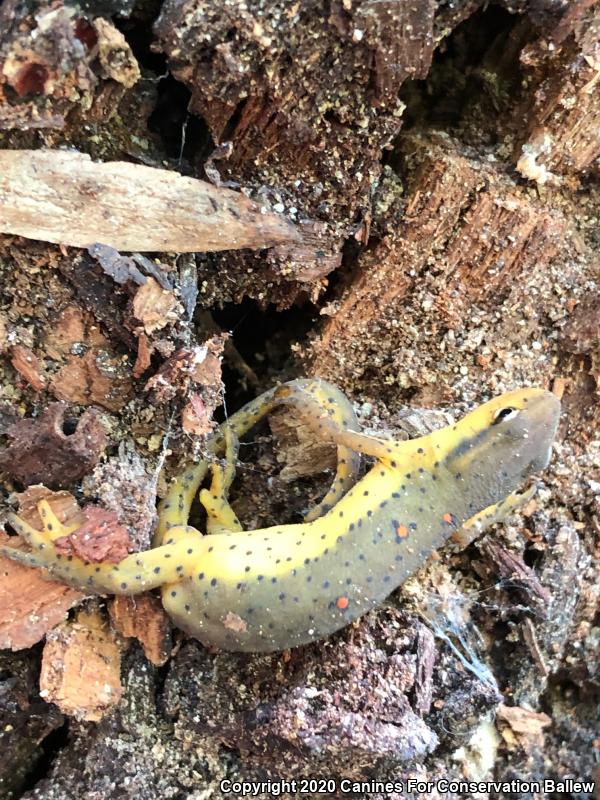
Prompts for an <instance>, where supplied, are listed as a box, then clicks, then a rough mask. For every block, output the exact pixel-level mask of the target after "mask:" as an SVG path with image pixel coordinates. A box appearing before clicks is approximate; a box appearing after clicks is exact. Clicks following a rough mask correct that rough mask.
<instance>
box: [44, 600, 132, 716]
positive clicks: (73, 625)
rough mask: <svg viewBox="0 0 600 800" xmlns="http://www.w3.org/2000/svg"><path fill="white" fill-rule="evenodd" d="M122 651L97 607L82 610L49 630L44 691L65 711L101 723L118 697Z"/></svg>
mask: <svg viewBox="0 0 600 800" xmlns="http://www.w3.org/2000/svg"><path fill="white" fill-rule="evenodd" d="M120 673H121V649H120V647H119V644H118V642H117V639H116V636H115V635H114V634H113V633H112V631H111V630H110V628H109V627H108V625H106V623H105V622H104V620H103V619H102V616H101V615H100V613H99V612H98V611H97V610H93V611H91V612H87V611H81V612H79V614H78V615H77V618H76V619H75V620H74V621H73V622H67V623H64V624H63V625H60V626H59V627H58V628H56V629H55V630H54V631H53V632H52V633H51V634H49V636H48V638H47V641H46V646H45V648H44V654H43V658H42V672H41V675H40V689H41V691H40V694H41V696H42V697H43V698H44V699H46V700H47V701H48V702H51V703H56V705H57V706H58V707H59V708H60V710H61V711H62V712H63V713H64V714H68V715H70V716H73V717H76V718H77V719H82V720H89V721H94V722H97V721H98V720H100V719H102V717H103V716H105V714H107V713H108V712H109V711H110V710H111V709H112V708H113V707H114V706H115V705H116V704H117V703H118V702H119V700H120V698H121V694H122V692H123V687H122V686H121V677H120Z"/></svg>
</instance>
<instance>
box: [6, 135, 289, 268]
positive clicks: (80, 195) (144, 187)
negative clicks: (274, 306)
mask: <svg viewBox="0 0 600 800" xmlns="http://www.w3.org/2000/svg"><path fill="white" fill-rule="evenodd" d="M0 232H2V233H14V234H19V235H20V236H25V237H27V238H29V239H41V240H42V241H47V242H55V243H57V244H65V245H72V246H75V247H89V246H90V245H92V244H94V243H96V242H101V243H102V244H106V245H109V246H111V247H114V248H116V249H117V250H124V251H129V252H130V251H132V250H139V251H165V250H168V251H173V252H180V253H187V252H196V251H202V252H206V251H216V250H238V249H240V248H251V249H261V248H265V247H271V246H273V245H278V244H286V243H289V242H295V241H300V238H301V237H300V234H299V233H298V231H297V230H296V228H295V227H294V226H293V225H291V224H290V223H289V222H288V221H287V220H285V219H284V218H283V217H280V216H277V214H272V213H262V211H261V208H260V206H259V205H257V204H256V203H254V202H252V201H251V200H249V199H248V198H247V197H245V196H244V195H242V194H237V193H236V192H233V191H231V190H229V189H222V188H217V187H215V186H213V185H212V184H210V183H205V182H204V181H199V180H196V179H194V178H187V177H183V176H182V175H180V174H179V173H178V172H172V171H169V170H161V169H155V168H153V167H146V166H144V165H141V164H129V163H126V162H123V161H112V162H106V163H97V162H93V161H92V160H91V159H90V157H89V156H88V155H86V154H84V153H73V152H68V151H63V150H2V151H0Z"/></svg>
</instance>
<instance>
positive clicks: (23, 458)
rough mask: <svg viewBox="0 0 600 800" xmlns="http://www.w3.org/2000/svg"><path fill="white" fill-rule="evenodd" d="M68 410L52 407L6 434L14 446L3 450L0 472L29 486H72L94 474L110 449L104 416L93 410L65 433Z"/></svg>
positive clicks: (55, 404)
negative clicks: (70, 430)
mask: <svg viewBox="0 0 600 800" xmlns="http://www.w3.org/2000/svg"><path fill="white" fill-rule="evenodd" d="M66 411H67V406H66V405H64V404H63V403H52V404H51V405H50V406H48V408H47V409H46V410H45V411H44V412H43V413H42V414H41V415H40V416H39V417H38V418H37V419H21V420H19V421H18V422H15V423H14V424H13V425H11V426H10V427H9V428H8V430H7V431H6V433H7V435H8V437H9V441H10V444H9V445H8V446H7V447H4V448H2V449H1V450H0V470H1V471H3V472H5V473H6V474H7V475H10V476H11V477H12V478H14V479H15V480H17V481H19V483H22V484H23V485H25V486H30V485H31V484H34V483H43V484H45V485H46V486H53V487H54V486H56V487H60V486H69V485H70V484H73V483H76V482H77V481H78V480H80V479H81V478H82V477H83V476H84V475H86V474H87V473H88V472H90V471H91V470H92V468H93V467H94V466H95V464H96V463H97V462H98V459H99V458H100V456H101V454H102V453H103V452H104V448H105V447H106V434H105V432H104V428H103V427H102V424H101V422H100V414H99V412H98V411H96V410H95V409H93V408H90V409H88V410H87V411H86V412H84V413H83V414H82V415H81V417H80V418H79V420H78V422H77V424H76V426H75V430H74V431H73V433H70V434H69V435H67V434H66V433H65V432H64V426H65V414H66Z"/></svg>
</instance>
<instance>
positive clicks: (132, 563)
mask: <svg viewBox="0 0 600 800" xmlns="http://www.w3.org/2000/svg"><path fill="white" fill-rule="evenodd" d="M44 503H45V505H46V506H48V504H47V503H46V501H44V500H42V501H40V504H39V505H38V511H39V512H40V516H41V517H42V520H43V521H44V529H43V530H40V531H38V530H36V529H35V528H33V527H32V526H31V525H29V524H28V523H27V522H25V520H23V519H22V518H21V517H19V516H17V515H16V514H9V515H8V521H9V523H10V525H11V526H12V527H13V528H14V529H15V531H17V533H19V534H20V535H21V536H22V537H23V539H25V541H26V542H27V543H28V544H29V546H30V547H31V548H32V551H31V552H29V553H27V552H24V551H22V550H17V549H15V548H14V547H9V546H7V545H1V546H0V555H2V556H6V557H7V558H10V559H12V560H13V561H17V562H19V563H20V564H24V565H26V566H29V567H40V568H42V569H46V570H48V572H49V573H50V576H51V577H56V578H59V579H60V580H61V581H62V582H63V583H67V584H68V585H70V586H73V587H74V588H77V589H81V590H82V591H89V592H90V593H95V594H123V595H133V594H140V593H141V592H145V591H148V590H149V589H154V588H156V587H158V586H162V585H163V584H166V583H177V582H178V581H180V580H182V579H183V578H186V577H189V576H190V575H192V574H193V572H194V569H195V567H196V564H197V563H198V559H200V558H201V557H202V553H203V552H204V549H205V548H206V545H205V544H204V542H203V539H202V537H201V536H199V535H198V532H197V531H196V530H195V529H194V528H187V527H177V528H172V529H170V530H169V535H170V540H169V544H165V545H163V546H161V547H156V548H154V549H153V550H147V551H144V552H141V553H133V554H132V555H129V556H127V557H126V558H124V559H122V560H121V561H119V562H118V563H117V564H113V563H108V562H98V563H94V562H88V561H84V560H83V559H81V558H78V557H77V556H72V555H64V554H63V553H60V552H58V550H57V549H56V546H55V544H54V539H56V538H58V536H57V535H56V534H58V535H59V536H63V535H65V533H64V532H65V531H69V532H72V527H71V528H69V526H63V525H62V524H61V523H60V522H59V521H58V520H57V518H56V516H55V515H54V513H53V512H52V510H51V509H50V514H48V508H49V506H48V507H40V506H42V504H44ZM48 525H51V526H52V527H51V528H50V531H48V530H47V527H48ZM56 526H58V527H56ZM55 527H56V529H55Z"/></svg>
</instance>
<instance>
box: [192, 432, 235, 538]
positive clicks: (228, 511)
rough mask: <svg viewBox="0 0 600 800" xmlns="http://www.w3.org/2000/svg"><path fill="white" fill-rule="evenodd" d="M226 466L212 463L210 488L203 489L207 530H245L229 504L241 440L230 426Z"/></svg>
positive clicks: (227, 433) (229, 531) (227, 437)
mask: <svg viewBox="0 0 600 800" xmlns="http://www.w3.org/2000/svg"><path fill="white" fill-rule="evenodd" d="M224 436H225V466H224V467H223V466H222V465H221V464H217V463H215V464H212V465H211V472H212V481H211V485H210V489H202V491H201V492H200V495H199V497H200V502H201V503H202V505H203V506H204V510H205V511H206V516H207V520H206V530H207V533H208V534H209V535H211V534H214V533H231V532H236V531H241V530H243V528H242V525H241V523H240V521H239V519H238V518H237V516H236V513H235V511H234V510H233V508H232V507H231V506H230V505H229V499H228V495H229V489H230V488H231V484H232V483H233V479H234V477H235V465H236V462H237V455H238V450H239V441H238V439H237V437H236V435H235V433H234V431H233V430H232V429H231V428H230V427H226V428H225V431H224Z"/></svg>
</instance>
